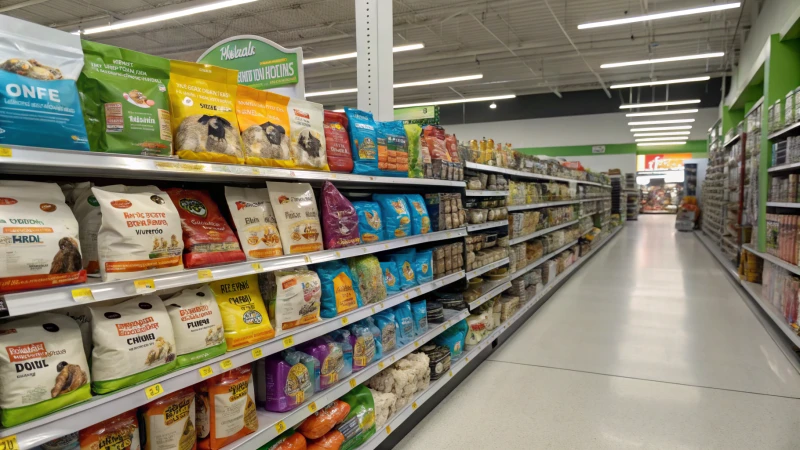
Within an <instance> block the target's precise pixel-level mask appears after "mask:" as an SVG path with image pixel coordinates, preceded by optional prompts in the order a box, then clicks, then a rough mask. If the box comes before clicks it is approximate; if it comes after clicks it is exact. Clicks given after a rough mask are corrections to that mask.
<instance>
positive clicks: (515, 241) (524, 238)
mask: <svg viewBox="0 0 800 450" xmlns="http://www.w3.org/2000/svg"><path fill="white" fill-rule="evenodd" d="M576 223H578V220H573V221H570V222H567V223H562V224H561V225H556V226H554V227H550V228H545V229H543V230H539V231H537V232H535V233H531V234H526V235H525V236H520V237H516V238H514V239H511V240H509V241H508V245H514V244H519V243H520V242H525V241H527V240H528V239H533V238H535V237H538V236H542V235H544V234H547V233H550V232H552V231H556V230H559V229H561V228H564V227H568V226H570V225H575V224H576Z"/></svg>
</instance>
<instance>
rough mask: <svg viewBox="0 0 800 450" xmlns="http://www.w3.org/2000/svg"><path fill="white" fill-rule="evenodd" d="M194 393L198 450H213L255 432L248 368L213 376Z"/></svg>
mask: <svg viewBox="0 0 800 450" xmlns="http://www.w3.org/2000/svg"><path fill="white" fill-rule="evenodd" d="M196 392H197V407H196V412H197V424H198V426H197V438H198V441H199V442H198V448H200V449H202V450H217V449H220V448H222V447H224V446H226V445H228V444H230V443H231V442H234V441H236V440H238V439H241V438H242V437H244V436H247V435H248V434H250V433H253V432H255V431H256V430H257V429H258V416H257V415H256V403H255V389H254V388H253V376H252V374H251V371H250V366H242V367H237V368H236V369H233V370H230V371H228V372H225V373H222V374H220V375H217V376H215V377H214V378H211V379H209V380H207V381H206V382H205V383H201V384H199V385H197V386H196Z"/></svg>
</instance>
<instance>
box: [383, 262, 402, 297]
mask: <svg viewBox="0 0 800 450" xmlns="http://www.w3.org/2000/svg"><path fill="white" fill-rule="evenodd" d="M381 272H383V284H385V285H386V293H387V294H396V293H398V292H400V277H399V273H398V271H397V264H395V263H394V261H387V262H381Z"/></svg>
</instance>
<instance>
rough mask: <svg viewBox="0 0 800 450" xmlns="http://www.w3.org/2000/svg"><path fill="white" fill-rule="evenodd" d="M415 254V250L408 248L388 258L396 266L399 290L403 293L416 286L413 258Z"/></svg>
mask: <svg viewBox="0 0 800 450" xmlns="http://www.w3.org/2000/svg"><path fill="white" fill-rule="evenodd" d="M416 254H417V252H416V250H414V249H413V248H410V249H405V250H403V251H400V252H397V253H392V254H391V255H389V258H390V259H391V260H392V261H394V263H395V264H396V265H397V273H398V275H399V277H398V278H399V280H400V289H401V290H403V291H405V290H406V289H410V288H412V287H414V286H416V285H417V277H416V275H415V274H414V257H415V256H416Z"/></svg>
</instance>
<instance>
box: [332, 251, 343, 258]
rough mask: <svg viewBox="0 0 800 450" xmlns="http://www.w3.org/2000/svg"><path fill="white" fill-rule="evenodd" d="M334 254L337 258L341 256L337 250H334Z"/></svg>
mask: <svg viewBox="0 0 800 450" xmlns="http://www.w3.org/2000/svg"><path fill="white" fill-rule="evenodd" d="M334 254H335V255H336V257H337V258H341V257H342V254H341V253H339V252H334Z"/></svg>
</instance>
